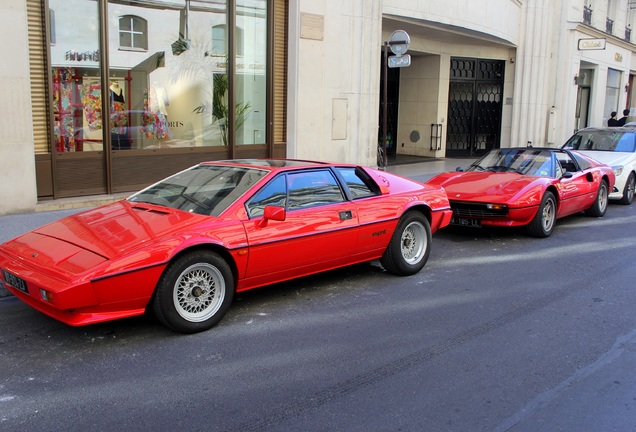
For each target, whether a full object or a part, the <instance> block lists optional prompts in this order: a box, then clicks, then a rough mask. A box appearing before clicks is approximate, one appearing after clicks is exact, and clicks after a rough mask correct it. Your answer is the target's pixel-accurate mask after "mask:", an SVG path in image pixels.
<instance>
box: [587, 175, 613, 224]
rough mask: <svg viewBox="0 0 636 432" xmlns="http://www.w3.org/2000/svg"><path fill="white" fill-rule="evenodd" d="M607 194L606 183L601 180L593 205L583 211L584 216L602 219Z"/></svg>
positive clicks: (605, 209)
mask: <svg viewBox="0 0 636 432" xmlns="http://www.w3.org/2000/svg"><path fill="white" fill-rule="evenodd" d="M608 194H609V192H608V190H607V182H606V181H605V180H601V184H599V185H598V192H597V194H596V199H595V200H594V204H592V205H591V206H590V208H588V209H587V210H585V214H586V215H588V216H592V217H603V215H605V212H606V211H607V200H608Z"/></svg>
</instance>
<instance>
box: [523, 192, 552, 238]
mask: <svg viewBox="0 0 636 432" xmlns="http://www.w3.org/2000/svg"><path fill="white" fill-rule="evenodd" d="M556 215H557V204H556V198H555V197H554V194H553V193H552V192H549V191H548V192H546V193H545V195H543V199H542V200H541V204H540V205H539V210H538V211H537V214H536V215H535V217H534V219H533V220H532V222H530V223H529V224H528V226H527V229H528V234H530V235H531V236H533V237H549V236H550V234H552V231H553V230H554V225H555V223H556Z"/></svg>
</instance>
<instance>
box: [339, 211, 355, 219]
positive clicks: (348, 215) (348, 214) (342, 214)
mask: <svg viewBox="0 0 636 432" xmlns="http://www.w3.org/2000/svg"><path fill="white" fill-rule="evenodd" d="M349 219H353V214H352V213H351V210H346V211H341V212H340V220H342V221H343V220H349Z"/></svg>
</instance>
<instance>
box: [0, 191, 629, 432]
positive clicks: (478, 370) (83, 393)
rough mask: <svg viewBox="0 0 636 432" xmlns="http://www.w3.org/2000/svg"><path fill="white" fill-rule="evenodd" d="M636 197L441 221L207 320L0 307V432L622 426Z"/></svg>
mask: <svg viewBox="0 0 636 432" xmlns="http://www.w3.org/2000/svg"><path fill="white" fill-rule="evenodd" d="M635 225H636V204H635V205H632V206H629V207H627V206H620V205H611V206H610V208H609V210H608V212H607V214H606V216H605V217H604V218H602V219H593V218H588V217H586V216H584V215H582V214H581V215H575V216H572V217H569V218H567V219H563V220H560V221H559V222H558V225H557V228H556V230H555V232H554V233H553V235H552V236H551V237H550V238H547V239H536V238H530V237H527V236H525V234H524V233H523V232H520V231H518V230H498V231H486V230H481V231H463V232H455V231H446V230H443V231H441V232H438V233H437V234H435V235H434V237H433V251H432V254H431V256H430V259H429V262H428V263H427V265H426V267H425V268H424V270H423V271H422V272H420V273H419V274H417V275H415V276H412V277H405V278H400V277H395V276H391V275H388V274H386V273H385V272H384V271H383V270H382V268H381V267H380V266H379V264H378V263H369V264H361V265H357V266H353V267H348V268H345V269H341V270H336V271H332V272H328V273H324V274H320V275H316V276H312V277H307V278H303V279H300V280H296V281H292V282H288V283H283V284H277V285H274V286H270V287H266V288H263V289H259V290H255V291H251V292H248V293H243V294H240V295H238V296H237V298H236V299H235V302H234V304H233V306H232V307H231V309H230V311H229V313H228V314H227V315H226V317H225V319H224V320H223V321H222V322H221V323H220V324H219V325H218V326H217V327H215V328H213V329H212V330H210V331H208V332H205V333H200V334H195V335H189V336H184V335H179V334H175V333H172V332H170V331H168V330H166V329H164V328H163V327H162V326H161V325H160V324H158V323H157V322H155V321H154V320H153V319H152V318H148V317H141V318H134V319H128V320H123V321H118V322H113V323H107V324H100V325H95V326H90V327H81V328H72V327H67V326H65V325H63V324H60V323H58V322H56V321H54V320H52V319H49V318H47V317H46V316H44V315H42V314H40V313H38V312H35V311H33V310H31V309H30V308H28V307H27V306H25V305H24V304H22V303H21V302H20V301H19V300H17V299H15V298H6V299H3V300H0V430H6V431H12V432H18V431H36V430H37V431H56V430H65V431H86V430H91V431H114V430H130V431H134V430H153V431H160V430H161V431H163V430H166V431H175V430H184V431H344V430H346V431H507V430H511V431H558V430H564V431H565V430H567V431H587V430H589V431H609V430H617V431H634V430H636V378H635V377H636V372H635V371H636V348H635V346H636V313H634V310H635V308H634V306H635V305H636V290H635V289H634V279H635V278H636V266H635V265H634V262H636V247H634V245H635V244H636V230H635V229H634V226H635Z"/></svg>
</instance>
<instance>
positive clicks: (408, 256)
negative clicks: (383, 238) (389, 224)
mask: <svg viewBox="0 0 636 432" xmlns="http://www.w3.org/2000/svg"><path fill="white" fill-rule="evenodd" d="M430 253H431V226H430V224H429V222H428V219H426V217H425V216H424V215H423V214H422V213H420V212H417V211H410V212H408V213H406V214H404V215H403V216H402V218H401V219H400V222H399V223H398V226H397V228H396V230H395V232H394V233H393V237H391V241H390V242H389V245H388V246H387V248H386V251H384V254H383V255H382V258H381V259H380V262H381V263H382V266H383V267H384V268H385V269H386V271H388V272H389V273H392V274H396V275H401V276H407V275H412V274H415V273H417V272H419V271H420V270H421V269H422V267H424V265H425V264H426V261H427V260H428V256H429V255H430Z"/></svg>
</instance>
